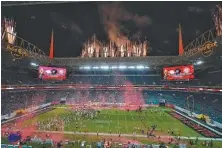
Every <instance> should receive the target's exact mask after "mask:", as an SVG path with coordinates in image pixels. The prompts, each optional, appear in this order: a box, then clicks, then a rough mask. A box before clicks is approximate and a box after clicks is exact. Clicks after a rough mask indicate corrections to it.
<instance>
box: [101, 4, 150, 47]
mask: <svg viewBox="0 0 222 148" xmlns="http://www.w3.org/2000/svg"><path fill="white" fill-rule="evenodd" d="M99 11H100V14H101V19H102V21H103V24H104V27H105V31H106V32H107V34H108V37H109V39H110V40H111V41H112V42H114V43H116V45H117V46H120V45H123V44H126V42H127V41H128V43H130V40H129V39H128V37H126V36H124V35H123V34H122V33H121V31H120V28H122V27H123V26H122V25H121V24H120V22H121V21H133V22H134V23H135V24H136V26H137V27H144V26H147V25H149V24H151V23H152V20H151V19H150V18H149V17H148V16H139V15H137V14H132V13H130V12H128V11H127V10H126V9H125V8H124V7H123V6H122V5H121V4H120V3H119V2H113V3H110V4H101V5H99Z"/></svg>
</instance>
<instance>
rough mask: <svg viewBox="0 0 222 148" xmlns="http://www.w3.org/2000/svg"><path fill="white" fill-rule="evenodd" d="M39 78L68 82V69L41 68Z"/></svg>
mask: <svg viewBox="0 0 222 148" xmlns="http://www.w3.org/2000/svg"><path fill="white" fill-rule="evenodd" d="M38 77H39V79H41V80H58V81H59V80H66V78H67V69H66V68H58V67H47V66H39V70H38Z"/></svg>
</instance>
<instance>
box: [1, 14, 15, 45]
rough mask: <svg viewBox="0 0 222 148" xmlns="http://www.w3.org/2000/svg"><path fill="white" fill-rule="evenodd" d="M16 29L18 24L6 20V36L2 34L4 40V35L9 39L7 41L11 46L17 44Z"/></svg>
mask: <svg viewBox="0 0 222 148" xmlns="http://www.w3.org/2000/svg"><path fill="white" fill-rule="evenodd" d="M15 27H16V23H15V21H14V20H12V19H11V20H10V19H6V18H5V19H4V29H5V30H4V32H5V33H6V34H2V38H3V37H4V36H3V35H6V37H7V41H8V43H10V44H14V43H15V36H16V34H17V33H16V32H15Z"/></svg>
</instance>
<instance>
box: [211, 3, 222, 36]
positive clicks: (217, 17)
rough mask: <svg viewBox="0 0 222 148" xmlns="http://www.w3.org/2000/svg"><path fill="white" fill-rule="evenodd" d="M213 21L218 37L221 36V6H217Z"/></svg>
mask: <svg viewBox="0 0 222 148" xmlns="http://www.w3.org/2000/svg"><path fill="white" fill-rule="evenodd" d="M213 19H214V23H215V26H216V32H217V35H218V36H221V35H222V5H217V6H216V9H215V11H214V12H213Z"/></svg>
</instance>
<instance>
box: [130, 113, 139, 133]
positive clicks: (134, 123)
mask: <svg viewBox="0 0 222 148" xmlns="http://www.w3.org/2000/svg"><path fill="white" fill-rule="evenodd" d="M129 112H130V115H131V118H132V120H133V125H134V127H133V128H134V129H133V131H134V130H135V128H136V127H137V125H136V122H135V119H134V117H133V115H132V112H131V111H129ZM135 133H137V130H136V132H135Z"/></svg>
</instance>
